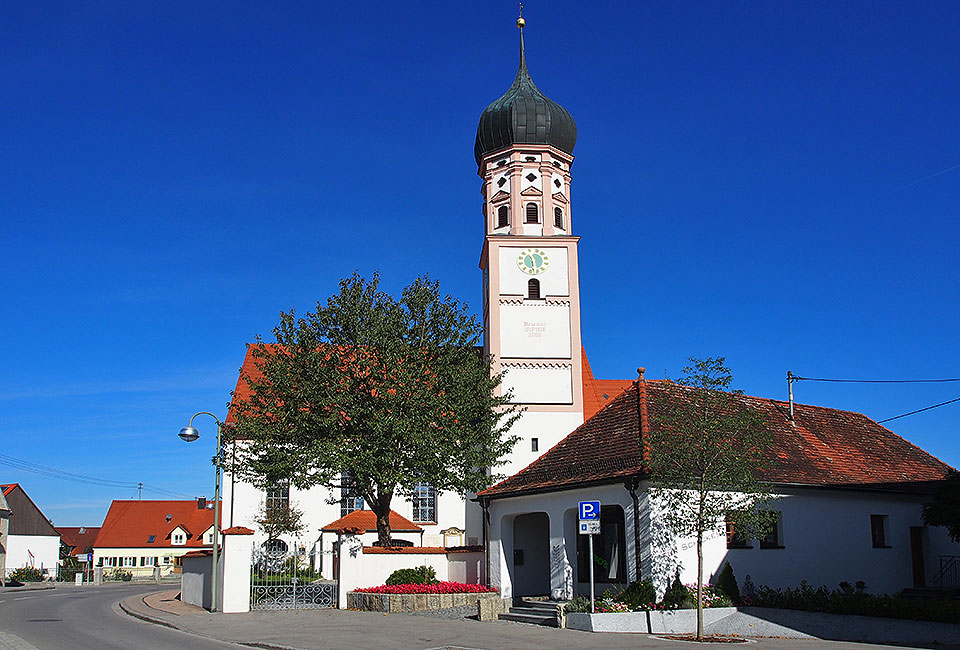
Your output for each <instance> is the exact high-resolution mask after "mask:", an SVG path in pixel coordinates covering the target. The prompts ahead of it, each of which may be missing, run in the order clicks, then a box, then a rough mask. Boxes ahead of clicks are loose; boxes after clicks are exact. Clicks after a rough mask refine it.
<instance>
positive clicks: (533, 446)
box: [530, 438, 540, 451]
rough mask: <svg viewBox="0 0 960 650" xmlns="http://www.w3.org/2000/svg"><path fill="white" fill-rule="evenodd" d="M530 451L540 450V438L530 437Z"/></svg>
mask: <svg viewBox="0 0 960 650" xmlns="http://www.w3.org/2000/svg"><path fill="white" fill-rule="evenodd" d="M530 451H540V438H530Z"/></svg>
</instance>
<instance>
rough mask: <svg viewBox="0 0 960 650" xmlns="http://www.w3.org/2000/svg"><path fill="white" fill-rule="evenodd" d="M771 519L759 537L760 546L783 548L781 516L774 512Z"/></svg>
mask: <svg viewBox="0 0 960 650" xmlns="http://www.w3.org/2000/svg"><path fill="white" fill-rule="evenodd" d="M773 514H774V518H773V521H772V522H771V523H770V525H769V526H768V527H767V530H766V533H764V535H763V537H761V538H760V548H783V517H782V516H781V514H780V513H779V512H775V513H773Z"/></svg>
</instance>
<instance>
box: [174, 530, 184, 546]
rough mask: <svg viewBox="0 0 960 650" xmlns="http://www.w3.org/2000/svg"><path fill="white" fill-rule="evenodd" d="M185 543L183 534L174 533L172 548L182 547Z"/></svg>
mask: <svg viewBox="0 0 960 650" xmlns="http://www.w3.org/2000/svg"><path fill="white" fill-rule="evenodd" d="M186 543H187V537H186V535H184V534H183V533H174V534H173V545H174V546H183V545H184V544H186Z"/></svg>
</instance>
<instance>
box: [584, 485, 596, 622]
mask: <svg viewBox="0 0 960 650" xmlns="http://www.w3.org/2000/svg"><path fill="white" fill-rule="evenodd" d="M580 534H581V535H586V536H587V548H588V553H589V554H590V557H589V559H588V560H587V564H588V565H590V613H591V614H595V613H596V606H595V605H594V598H595V597H594V586H593V536H594V535H599V534H600V502H599V501H581V502H580Z"/></svg>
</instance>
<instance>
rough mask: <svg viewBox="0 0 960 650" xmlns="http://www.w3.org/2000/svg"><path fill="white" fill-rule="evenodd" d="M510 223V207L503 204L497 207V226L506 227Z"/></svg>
mask: <svg viewBox="0 0 960 650" xmlns="http://www.w3.org/2000/svg"><path fill="white" fill-rule="evenodd" d="M509 225H510V209H509V208H508V207H507V206H505V205H501V206H500V207H499V208H497V228H506V227H507V226H509Z"/></svg>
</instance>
